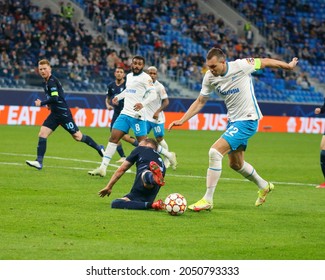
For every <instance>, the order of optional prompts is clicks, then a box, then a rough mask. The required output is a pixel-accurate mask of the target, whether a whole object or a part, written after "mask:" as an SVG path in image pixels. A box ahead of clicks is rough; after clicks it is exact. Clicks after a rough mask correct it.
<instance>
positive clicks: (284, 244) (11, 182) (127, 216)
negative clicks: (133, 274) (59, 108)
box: [0, 126, 325, 260]
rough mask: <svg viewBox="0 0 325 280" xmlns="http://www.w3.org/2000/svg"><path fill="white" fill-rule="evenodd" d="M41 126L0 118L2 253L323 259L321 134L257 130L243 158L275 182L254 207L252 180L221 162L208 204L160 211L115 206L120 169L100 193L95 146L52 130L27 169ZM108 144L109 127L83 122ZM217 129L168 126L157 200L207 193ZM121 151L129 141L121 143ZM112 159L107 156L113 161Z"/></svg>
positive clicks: (4, 256) (7, 256)
mask: <svg viewBox="0 0 325 280" xmlns="http://www.w3.org/2000/svg"><path fill="white" fill-rule="evenodd" d="M38 130H39V127H30V126H0V131H1V138H0V174H1V180H0V213H1V215H0V247H1V250H0V259H1V260H28V259H32V260H43V259H45V260H83V259H86V260H110V259H111V260H142V259H149V260H172V259H174V260H323V259H324V258H325V251H324V250H323V249H322V248H325V238H324V229H325V219H324V217H325V215H324V214H325V190H323V189H316V188H315V185H317V184H318V183H321V182H322V181H323V176H322V174H321V170H320V166H319V143H320V140H321V135H312V134H310V135H307V134H281V133H257V134H256V135H255V136H254V137H253V138H252V139H251V140H250V142H249V146H248V150H247V152H246V155H245V156H246V161H248V162H249V163H251V164H252V165H253V166H254V167H255V168H256V170H257V172H258V173H259V174H260V175H261V176H262V177H264V178H265V179H267V180H270V181H272V182H273V183H274V184H275V190H274V192H272V193H271V194H270V195H269V196H268V197H267V201H266V203H265V204H264V205H263V206H261V207H259V208H257V207H255V206H254V203H255V200H256V198H257V188H256V186H255V185H254V184H253V183H251V182H248V181H247V180H245V179H243V178H242V177H241V176H240V175H239V174H237V173H236V172H234V171H232V170H231V169H230V168H229V166H228V161H227V158H226V157H225V158H224V161H223V173H222V178H221V180H220V181H219V184H218V186H217V189H216V192H215V198H214V209H213V211H211V212H200V213H194V212H190V211H186V212H185V214H184V215H182V216H179V217H173V216H170V215H168V214H167V213H165V212H157V211H132V210H115V209H111V208H110V202H111V201H112V199H115V198H118V197H121V196H123V195H124V194H126V193H128V191H129V189H130V187H131V185H132V182H133V179H134V170H135V167H132V173H128V174H125V176H124V177H122V178H121V180H120V181H119V182H118V184H117V185H115V187H114V189H113V193H112V195H111V196H110V197H105V198H100V197H99V196H98V194H97V193H98V191H99V190H100V189H102V188H103V187H104V186H105V185H106V183H107V181H108V179H109V177H110V175H111V174H112V172H113V171H114V170H115V169H116V166H111V167H110V168H109V172H108V174H107V176H106V177H105V178H98V177H91V176H89V175H88V174H87V171H88V170H91V169H93V168H95V167H97V165H98V164H99V162H100V158H99V157H98V154H97V152H96V151H94V150H92V149H91V148H89V147H87V146H86V145H85V144H82V143H77V142H75V141H74V140H73V139H72V138H71V137H70V136H69V134H68V133H66V132H65V131H64V130H63V129H62V128H59V129H58V130H57V131H56V132H55V133H54V134H53V135H52V136H51V137H50V138H49V140H48V149H47V154H46V158H45V161H44V168H43V170H41V171H38V170H36V169H33V168H30V167H28V166H27V165H26V164H25V160H26V159H29V160H34V159H35V154H36V145H37V134H38ZM82 131H83V132H84V133H85V134H88V135H90V136H92V137H93V138H94V139H95V140H96V141H97V142H98V143H102V144H104V145H106V144H107V139H108V136H109V129H107V128H106V129H105V128H82ZM220 133H221V132H212V131H180V130H174V131H172V132H166V136H165V138H166V141H167V142H168V144H169V147H170V150H173V151H175V152H176V153H177V158H178V162H179V166H178V168H177V170H176V171H172V170H171V169H168V171H167V175H166V185H165V186H164V187H162V189H161V191H160V193H159V195H158V198H162V199H164V198H165V197H166V196H167V195H168V194H170V193H172V192H179V193H181V194H183V195H184V196H185V197H186V199H187V201H188V204H190V203H193V202H195V201H196V200H198V199H200V198H201V197H202V196H203V194H204V192H205V174H206V169H207V166H208V150H209V147H210V146H211V145H212V143H213V142H214V141H215V140H216V139H217V138H218V137H219V135H220ZM123 146H124V149H125V151H126V152H127V153H129V152H130V151H131V149H132V148H133V147H132V146H130V145H129V144H128V143H123ZM117 159H118V155H117V153H116V154H115V155H114V158H113V160H112V163H115V161H116V160H117Z"/></svg>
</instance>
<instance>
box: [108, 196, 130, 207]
mask: <svg viewBox="0 0 325 280" xmlns="http://www.w3.org/2000/svg"><path fill="white" fill-rule="evenodd" d="M126 203H127V201H125V200H124V199H120V198H119V199H115V200H113V201H112V203H111V207H112V208H118V209H123V208H124V207H125V204H126Z"/></svg>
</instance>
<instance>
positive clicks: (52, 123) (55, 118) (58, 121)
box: [43, 112, 79, 135]
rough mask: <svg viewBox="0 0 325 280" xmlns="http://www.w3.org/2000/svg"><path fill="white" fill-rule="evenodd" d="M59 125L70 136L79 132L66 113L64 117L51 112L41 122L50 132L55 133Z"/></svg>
mask: <svg viewBox="0 0 325 280" xmlns="http://www.w3.org/2000/svg"><path fill="white" fill-rule="evenodd" d="M59 125H61V126H62V127H63V128H64V129H65V130H66V131H68V132H69V133H70V134H71V135H73V134H75V133H76V132H78V131H79V128H78V126H77V125H76V123H75V122H74V120H73V117H72V115H71V113H70V112H68V113H67V114H66V115H63V114H60V115H59V114H55V113H52V112H51V113H50V114H49V115H48V117H47V118H46V120H45V121H44V122H43V126H46V127H48V128H50V129H51V130H52V131H55V130H56V128H57V127H58V126H59Z"/></svg>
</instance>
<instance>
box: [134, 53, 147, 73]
mask: <svg viewBox="0 0 325 280" xmlns="http://www.w3.org/2000/svg"><path fill="white" fill-rule="evenodd" d="M145 64H146V60H145V59H144V57H143V56H141V55H136V56H134V57H133V58H132V65H131V69H132V72H133V74H134V75H139V74H140V73H141V72H142V71H143V68H144V65H145Z"/></svg>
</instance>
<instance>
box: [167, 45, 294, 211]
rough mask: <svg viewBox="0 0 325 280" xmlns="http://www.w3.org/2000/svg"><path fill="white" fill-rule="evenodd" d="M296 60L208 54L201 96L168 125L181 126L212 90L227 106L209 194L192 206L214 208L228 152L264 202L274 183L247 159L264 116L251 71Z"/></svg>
mask: <svg viewBox="0 0 325 280" xmlns="http://www.w3.org/2000/svg"><path fill="white" fill-rule="evenodd" d="M297 63H298V58H296V57H295V58H293V59H292V61H291V62H289V63H286V62H284V61H280V60H276V59H272V58H247V59H237V60H235V61H232V62H227V61H226V55H225V54H224V53H223V51H222V50H221V49H218V48H212V49H210V50H209V52H208V54H207V57H206V65H207V67H208V68H209V70H208V71H207V72H206V74H205V76H204V78H203V82H202V88H201V91H200V95H199V96H198V98H197V99H196V100H195V101H194V102H193V103H192V105H191V106H190V108H189V109H188V110H187V112H186V113H185V114H184V115H183V117H182V118H181V119H180V120H176V121H173V122H172V123H171V124H170V125H169V127H168V129H169V130H170V129H172V127H173V126H180V125H182V124H183V123H185V122H186V121H188V120H189V119H190V118H191V117H193V116H194V115H196V114H197V113H198V112H200V110H201V109H202V108H203V106H204V105H205V104H206V102H207V100H208V98H209V96H210V94H212V93H213V91H216V92H217V94H218V95H219V96H220V97H221V98H222V99H223V100H224V102H225V105H226V107H227V112H228V126H227V129H226V131H225V132H224V133H223V134H222V135H221V137H220V138H219V139H218V140H217V141H216V142H215V143H213V145H212V146H211V148H210V150H209V168H208V170H207V177H206V193H205V195H204V196H203V198H202V199H200V200H199V201H197V202H196V203H194V204H192V205H190V206H189V207H188V208H189V209H191V210H193V211H201V210H212V208H213V195H214V191H215V189H216V186H217V183H218V181H219V178H220V176H221V171H222V159H223V157H224V155H226V154H227V155H228V159H229V165H230V167H231V168H232V169H233V170H235V171H236V172H238V173H239V174H241V175H242V176H244V177H245V178H247V179H248V180H250V181H252V182H254V183H255V184H256V185H257V187H258V189H259V190H258V198H257V200H256V202H255V206H260V205H262V204H263V203H264V202H265V199H266V196H267V194H268V193H269V192H270V191H271V190H272V189H273V188H274V185H273V184H272V183H271V182H268V181H266V180H264V179H263V178H262V177H260V176H259V175H258V173H257V172H256V170H255V169H254V167H253V166H251V165H250V164H249V163H247V162H246V161H245V160H244V152H245V150H246V147H247V143H248V139H249V138H250V137H252V136H253V135H254V134H255V133H256V132H257V128H258V120H259V119H261V118H262V114H261V111H260V109H259V106H258V104H257V101H256V98H255V93H254V87H253V80H252V77H251V73H253V72H254V71H256V70H259V69H263V68H265V67H269V68H281V69H284V70H293V69H294V68H295V67H296V65H297Z"/></svg>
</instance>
